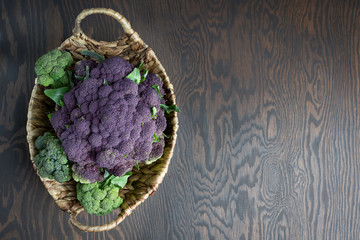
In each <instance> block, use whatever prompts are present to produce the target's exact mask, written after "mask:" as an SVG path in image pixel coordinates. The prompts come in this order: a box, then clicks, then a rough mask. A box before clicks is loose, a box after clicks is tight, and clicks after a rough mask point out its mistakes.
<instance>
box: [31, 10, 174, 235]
mask: <svg viewBox="0 0 360 240" xmlns="http://www.w3.org/2000/svg"><path fill="white" fill-rule="evenodd" d="M91 14H106V15H109V16H111V17H113V18H115V19H116V20H117V21H118V22H119V23H120V24H121V26H122V27H123V29H124V32H125V35H124V37H122V38H121V39H119V40H117V41H114V42H103V41H100V42H98V41H95V40H93V39H91V38H89V37H87V36H86V35H85V34H84V33H83V32H82V30H81V28H80V22H81V21H82V20H83V19H84V18H85V17H86V16H88V15H91ZM59 49H60V50H67V51H69V52H70V53H71V54H72V56H73V58H74V60H76V61H78V60H81V59H83V56H82V55H81V54H80V52H81V51H83V50H86V49H88V50H91V51H94V52H97V53H100V54H102V55H104V56H105V57H111V56H120V57H122V58H124V59H126V60H128V61H129V62H131V63H132V64H134V66H138V65H139V64H140V62H141V61H143V62H144V66H145V67H146V68H148V69H149V72H150V73H156V74H158V75H159V76H160V77H161V79H162V80H163V82H164V88H165V90H166V92H167V95H166V96H165V99H166V100H167V101H168V102H169V103H170V104H175V95H174V92H173V86H172V85H171V83H170V80H169V77H168V76H167V75H166V72H165V69H164V68H163V66H162V65H161V63H160V62H159V60H158V59H157V57H156V56H155V53H154V52H153V50H152V49H151V48H150V47H148V46H147V45H146V44H145V43H144V42H143V40H142V39H141V38H140V37H139V35H138V34H137V33H136V32H135V31H134V30H133V29H132V28H131V26H130V23H129V22H128V21H127V20H126V19H125V18H124V17H123V16H122V15H120V14H119V13H117V12H115V11H113V10H111V9H104V8H95V9H86V10H84V11H82V12H81V13H80V14H79V15H78V16H77V18H76V21H75V28H74V30H73V35H72V36H71V37H70V38H68V39H66V40H65V41H64V42H63V43H62V44H61V46H60V47H59ZM43 90H44V88H43V87H42V86H40V85H38V84H37V80H35V86H34V89H33V91H32V94H31V99H30V103H29V110H28V122H27V126H26V130H27V133H28V135H27V141H28V143H29V150H30V158H31V161H32V162H33V164H34V161H33V159H34V157H35V155H36V154H37V153H38V151H37V149H36V148H35V144H34V142H35V139H36V138H37V137H38V136H40V135H42V134H43V133H44V132H46V131H54V130H53V129H52V126H51V124H50V122H49V120H48V117H47V113H49V112H51V111H54V107H55V106H54V104H53V103H52V101H51V100H50V99H48V98H47V97H46V96H45V95H44V93H43ZM167 115H168V116H167V125H168V126H167V129H166V130H165V133H166V135H168V136H169V137H170V138H168V139H166V142H165V149H164V155H163V157H162V158H161V159H159V160H157V161H156V162H154V163H153V164H150V165H143V166H140V170H137V169H135V168H134V169H133V175H132V176H131V177H130V178H129V181H128V183H127V185H126V186H125V187H124V188H123V189H121V190H120V191H119V195H120V196H121V197H122V198H123V199H124V202H123V204H122V205H121V206H120V213H119V215H118V216H117V218H116V219H114V220H112V221H111V222H109V223H107V224H104V225H100V226H88V225H84V224H82V223H80V222H78V221H77V219H76V217H77V215H78V214H79V213H80V212H82V211H83V210H84V209H83V207H82V206H81V205H80V204H79V202H78V201H77V199H76V188H75V186H76V183H75V182H74V181H69V182H65V183H59V182H56V181H54V180H50V179H47V178H41V177H40V179H41V181H42V182H43V184H44V186H45V188H46V189H47V190H48V192H49V193H50V195H51V196H52V197H53V198H54V199H55V201H56V204H57V205H58V206H59V207H60V209H62V210H63V211H66V212H67V213H69V214H70V222H71V223H72V224H73V225H74V226H76V227H78V228H79V229H80V230H83V231H87V232H100V231H106V230H110V229H113V228H115V227H116V226H117V225H118V224H119V223H120V222H121V221H123V220H124V219H125V217H126V216H129V215H130V214H131V212H132V211H133V210H134V209H135V208H136V207H137V206H138V205H139V204H140V203H142V202H143V201H144V200H145V199H147V198H148V197H149V196H150V195H152V194H153V193H154V192H155V191H156V189H157V188H158V186H159V184H160V183H161V182H162V180H163V178H164V176H165V174H166V172H167V169H168V166H169V163H170V159H171V157H172V155H173V150H174V146H175V143H176V136H177V135H176V132H177V129H178V118H177V113H176V112H173V113H171V114H167ZM33 166H34V168H35V170H36V167H35V165H33Z"/></svg>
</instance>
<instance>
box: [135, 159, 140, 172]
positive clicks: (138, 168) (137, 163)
mask: <svg viewBox="0 0 360 240" xmlns="http://www.w3.org/2000/svg"><path fill="white" fill-rule="evenodd" d="M135 167H136V168H137V170H140V167H139V162H138V161H136V165H135Z"/></svg>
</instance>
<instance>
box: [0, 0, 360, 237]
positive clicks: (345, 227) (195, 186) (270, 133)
mask: <svg viewBox="0 0 360 240" xmlns="http://www.w3.org/2000/svg"><path fill="white" fill-rule="evenodd" d="M359 4H360V2H359V1H352V0H323V1H319V0H318V1H312V0H292V1H288V0H267V1H265V0H248V1H236V0H232V1H230V0H226V1H225V0H224V1H207V0H199V1H190V0H189V1H185V0H184V1H179V0H176V1H174V0H172V1H166V0H151V1H150V0H149V1H130V0H128V1H121V0H118V1H116V0H113V1H110V0H106V1H105V0H104V1H85V0H80V1H55V0H43V1H32V0H23V1H20V0H11V1H8V0H0V18H1V19H0V79H1V81H0V160H1V166H0V183H1V188H0V239H80V238H82V239H358V238H359V236H360V230H359V229H360V203H359V201H360V194H359V190H360V173H359V170H360V159H359V157H360V150H359V149H360V140H359V137H360V125H359V122H360V109H359V107H360V97H359V94H360V80H359V78H360V76H359V75H360V72H359V61H360V53H359V51H360V50H359V49H360V37H359V34H360V31H359V29H360V26H359V25H360V24H359V23H360V5H359ZM90 7H108V8H113V9H114V10H117V11H119V12H120V13H122V14H123V15H124V16H125V17H126V18H127V19H128V20H129V21H130V22H131V24H132V26H133V28H134V29H135V30H136V31H137V32H138V33H139V34H140V36H141V37H142V39H143V40H144V41H145V42H146V43H148V45H149V46H151V47H152V48H153V49H154V51H155V52H156V54H157V56H158V58H159V59H160V61H161V62H162V63H163V65H164V67H165V69H166V70H167V73H168V75H169V76H170V77H171V81H172V82H173V84H174V87H175V92H176V94H177V102H178V104H179V106H180V108H181V110H182V112H181V114H180V129H179V138H178V142H177V146H176V150H175V154H174V157H173V159H172V162H171V164H170V168H169V171H168V174H167V175H166V177H165V179H164V181H163V183H162V184H161V185H160V187H159V189H158V191H157V192H156V194H154V195H153V196H152V197H150V198H149V199H148V200H147V201H145V202H144V203H143V204H142V205H140V206H139V207H138V208H137V209H136V210H135V211H134V212H133V214H132V215H131V216H129V217H128V218H126V219H125V221H124V222H123V223H122V224H121V225H120V226H118V227H117V228H116V229H115V230H112V231H109V232H106V233H84V232H80V231H78V230H77V229H76V228H74V227H72V226H71V225H70V224H69V222H68V219H69V216H68V215H67V214H66V213H64V212H62V211H60V210H59V208H58V207H57V206H56V204H55V202H54V201H53V200H52V198H51V197H50V195H49V194H48V193H47V192H46V190H45V188H44V187H43V185H42V184H41V182H40V180H39V179H38V177H37V176H36V174H35V172H34V171H33V169H32V166H31V164H30V159H29V153H28V147H27V143H26V138H25V137H26V129H25V125H26V121H27V119H26V117H27V116H26V115H27V104H28V101H29V98H30V93H31V90H32V87H33V85H34V77H35V75H34V72H33V67H34V62H35V60H36V59H37V58H38V57H39V56H41V55H42V54H44V53H45V52H46V51H48V50H50V49H53V48H56V47H58V46H59V45H60V43H61V42H62V41H63V40H65V39H66V38H67V37H69V36H70V35H71V34H72V28H73V23H74V20H75V18H76V16H77V14H78V13H79V12H80V11H81V10H82V9H84V8H90ZM82 26H83V28H84V30H85V32H87V33H89V35H92V36H93V37H94V38H95V39H98V40H113V39H115V38H116V37H118V36H120V35H121V34H122V31H121V28H120V26H119V24H117V23H116V22H115V21H114V20H112V19H110V18H108V17H100V16H96V17H95V16H94V17H89V18H87V19H86V20H85V22H84V23H83V25H82ZM109 219H110V217H105V218H102V219H101V220H98V218H96V217H91V218H86V217H82V219H81V220H83V221H84V222H89V223H91V224H97V223H103V222H104V221H106V220H109Z"/></svg>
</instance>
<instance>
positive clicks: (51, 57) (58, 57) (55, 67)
mask: <svg viewBox="0 0 360 240" xmlns="http://www.w3.org/2000/svg"><path fill="white" fill-rule="evenodd" d="M72 63H73V58H72V56H71V54H70V53H69V52H63V51H60V50H58V49H54V50H52V51H50V52H48V53H46V54H44V55H42V56H41V57H40V58H39V59H38V60H37V61H36V63H35V73H36V75H37V76H38V83H39V84H41V85H43V86H45V87H47V86H49V85H51V86H52V87H53V88H58V87H62V86H65V85H67V83H69V80H70V77H69V72H67V71H65V68H66V67H68V66H70V65H71V64H72Z"/></svg>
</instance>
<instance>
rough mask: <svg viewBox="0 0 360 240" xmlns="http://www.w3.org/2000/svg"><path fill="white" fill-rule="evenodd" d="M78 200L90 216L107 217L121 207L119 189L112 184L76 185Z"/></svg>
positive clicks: (121, 200)
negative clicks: (106, 215)
mask: <svg viewBox="0 0 360 240" xmlns="http://www.w3.org/2000/svg"><path fill="white" fill-rule="evenodd" d="M76 193H77V199H78V200H79V202H80V204H81V205H82V206H83V207H84V209H85V211H86V212H87V213H89V214H95V215H98V216H100V215H105V214H108V213H110V212H111V211H112V210H114V209H115V208H118V207H120V205H121V204H122V202H123V199H122V198H121V197H119V195H118V193H119V187H117V186H115V185H114V184H112V183H110V182H106V181H104V182H95V183H88V184H82V183H77V185H76Z"/></svg>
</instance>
